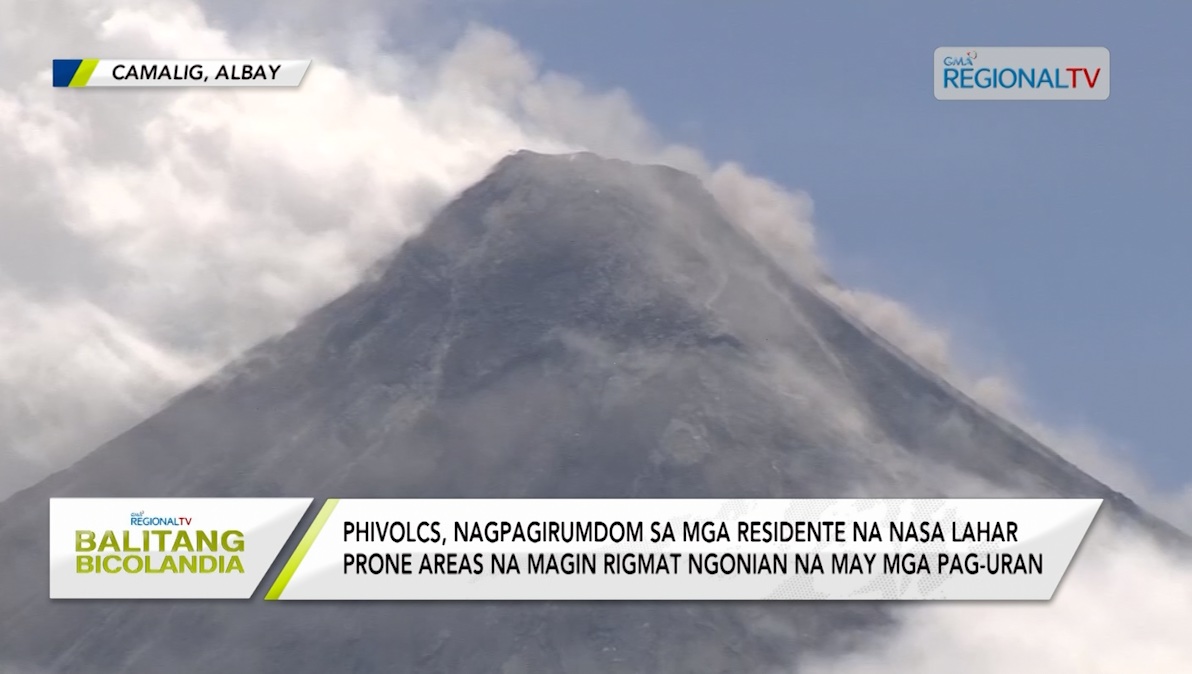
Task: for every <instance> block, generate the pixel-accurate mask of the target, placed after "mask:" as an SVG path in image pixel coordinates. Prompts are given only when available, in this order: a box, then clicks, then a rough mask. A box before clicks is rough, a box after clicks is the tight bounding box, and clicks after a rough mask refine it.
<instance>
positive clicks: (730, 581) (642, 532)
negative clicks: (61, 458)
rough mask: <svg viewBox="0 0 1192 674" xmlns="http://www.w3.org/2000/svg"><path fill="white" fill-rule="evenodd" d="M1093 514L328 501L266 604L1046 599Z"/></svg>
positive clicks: (739, 503) (685, 502) (975, 507)
mask: <svg viewBox="0 0 1192 674" xmlns="http://www.w3.org/2000/svg"><path fill="white" fill-rule="evenodd" d="M1100 505H1101V501H1100V500H1098V499H1087V500H1068V499H945V500H780V499H763V500H704V499H697V500H690V499H673V500H670V499H668V500H643V499H624V500H613V499H595V500H518V499H496V500H480V499H463V500H437V499H426V500H357V499H344V500H335V499H332V500H328V501H327V502H326V503H325V504H324V506H323V508H322V509H321V510H320V512H319V515H318V517H317V518H316V519H315V521H314V523H313V524H312V526H311V528H310V530H309V531H307V532H306V535H305V536H304V538H303V540H302V542H301V543H300V544H299V546H298V548H297V549H296V550H295V552H294V555H293V556H292V557H291V559H290V560H289V561H288V562H287V564H286V566H285V568H284V569H283V571H282V572H281V573H280V575H279V577H278V578H277V580H276V582H275V583H274V584H273V586H272V588H271V589H270V591H269V593H268V594H267V595H266V598H267V599H325V600H334V599H355V600H368V599H373V600H860V599H865V600H929V599H966V600H1046V599H1050V598H1051V596H1052V594H1053V593H1054V592H1055V589H1056V587H1057V585H1058V584H1059V582H1060V579H1061V578H1062V577H1063V575H1064V572H1065V571H1066V570H1067V568H1068V565H1069V564H1070V563H1071V561H1072V557H1073V555H1074V554H1075V553H1076V549H1077V547H1078V546H1079V545H1080V542H1081V541H1082V540H1083V538H1084V536H1085V533H1086V532H1087V531H1088V528H1089V526H1090V525H1091V523H1092V521H1093V517H1094V516H1095V515H1096V513H1097V510H1098V509H1099V508H1100Z"/></svg>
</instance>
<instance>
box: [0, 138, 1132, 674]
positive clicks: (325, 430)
mask: <svg viewBox="0 0 1192 674" xmlns="http://www.w3.org/2000/svg"><path fill="white" fill-rule="evenodd" d="M992 493H1008V494H1020V495H1060V496H1093V497H1104V498H1107V499H1109V500H1110V503H1109V504H1108V509H1109V510H1110V511H1112V512H1114V513H1117V514H1118V515H1119V516H1121V517H1125V518H1129V519H1136V520H1146V519H1147V516H1146V515H1145V514H1143V513H1141V512H1140V511H1139V510H1138V508H1136V507H1135V506H1134V505H1133V504H1132V503H1131V502H1129V501H1128V500H1126V499H1124V498H1123V497H1121V496H1120V495H1118V494H1116V493H1114V492H1112V491H1111V490H1109V489H1108V488H1106V487H1105V486H1104V485H1102V484H1100V483H1098V482H1097V481H1095V480H1094V479H1092V478H1090V477H1089V476H1088V475H1086V474H1085V473H1083V472H1082V471H1081V470H1079V469H1078V468H1076V467H1075V466H1073V465H1071V464H1070V463H1068V462H1066V461H1064V460H1063V459H1062V458H1060V457H1059V456H1058V455H1057V454H1055V453H1054V452H1052V451H1051V450H1049V449H1048V448H1046V447H1044V446H1042V445H1040V444H1039V443H1037V442H1035V441H1033V440H1032V439H1031V438H1029V437H1027V436H1026V435H1025V434H1023V433H1022V432H1020V431H1018V430H1017V429H1015V428H1013V427H1012V426H1010V425H1008V424H1006V423H1005V422H1003V421H1001V420H999V419H998V418H996V417H994V416H993V415H991V414H989V413H987V412H986V411H984V410H982V409H981V408H980V407H978V406H977V405H975V404H974V403H973V402H972V401H970V400H968V399H966V398H964V397H963V396H961V395H959V394H958V393H957V392H956V391H954V390H952V389H951V388H949V387H948V386H947V385H945V384H944V383H942V382H940V381H938V380H937V379H935V378H933V377H932V376H930V375H929V374H927V373H925V372H924V371H923V370H922V369H921V368H919V367H917V366H916V365H915V364H914V363H912V362H910V361H909V360H908V359H907V358H905V357H904V356H902V355H901V354H899V353H898V352H896V351H895V350H894V349H892V348H891V347H890V346H889V345H887V344H886V343H884V342H883V341H882V340H880V339H878V338H876V337H875V336H874V335H873V334H872V333H871V332H869V331H867V330H865V329H864V328H862V327H860V326H858V325H857V324H856V323H854V322H853V321H851V320H849V319H848V318H847V317H846V316H844V315H843V314H842V313H841V312H840V311H838V310H837V309H836V308H835V307H834V306H832V305H831V304H829V303H828V302H826V301H825V300H824V299H823V298H822V297H821V296H820V295H819V294H817V293H816V292H814V291H813V290H811V289H810V288H809V287H808V286H807V285H805V284H803V283H801V282H799V281H797V280H796V279H795V278H793V277H792V276H791V275H789V274H787V273H785V272H784V271H783V270H782V269H781V268H780V267H779V266H778V265H776V264H775V263H774V261H773V260H772V258H770V257H769V256H768V255H767V254H766V253H765V252H764V251H763V250H762V249H761V248H760V247H759V246H758V245H757V243H756V242H755V241H754V240H753V239H752V238H750V237H749V236H748V235H746V234H745V233H744V232H743V231H742V230H741V229H739V228H738V227H737V226H735V225H734V224H733V223H731V222H729V221H728V220H727V219H726V218H725V217H724V215H723V214H722V213H721V211H720V209H719V208H718V206H717V204H716V203H715V201H714V199H713V198H712V197H711V195H709V194H708V193H707V192H706V191H705V190H704V188H703V186H702V185H701V183H700V182H699V180H698V179H696V178H695V177H693V176H690V175H687V174H684V173H681V172H679V171H676V170H673V169H670V168H665V167H657V166H638V165H632V164H628V163H624V162H620V161H615V160H607V159H603V158H599V157H596V156H594V155H589V154H578V155H565V156H545V155H537V154H532V153H528V152H522V153H518V154H516V155H513V156H510V157H508V158H506V159H505V160H503V161H502V162H500V163H499V164H498V165H497V166H496V167H495V169H494V170H493V171H492V173H491V174H490V175H489V176H488V177H487V178H485V179H484V180H482V181H481V182H479V183H477V184H476V185H474V186H473V187H471V188H470V189H468V190H467V191H465V192H464V193H463V194H462V195H461V196H460V197H459V198H458V199H457V200H455V201H454V202H453V203H451V204H450V205H448V206H447V207H446V208H445V209H443V210H442V211H441V212H440V214H439V215H438V216H437V217H436V218H435V219H434V220H433V221H432V222H431V223H430V224H429V225H428V226H427V228H426V229H425V231H424V232H423V233H422V234H421V235H419V236H417V237H416V238H413V239H411V240H409V241H407V242H406V243H405V244H404V245H403V246H402V247H401V248H400V249H399V250H398V251H396V252H395V253H393V254H391V255H390V256H388V257H387V258H386V259H385V260H384V261H383V263H382V264H380V265H379V266H378V268H377V269H376V270H375V273H373V274H372V275H370V277H369V278H368V279H367V280H366V281H364V282H362V283H361V284H360V285H359V286H358V287H356V288H355V289H354V290H352V291H351V292H349V293H347V294H346V295H344V296H342V297H340V298H339V299H337V300H335V301H333V302H331V303H330V304H328V305H326V306H325V307H323V308H321V309H320V310H318V311H316V312H314V313H313V314H311V315H310V316H308V317H307V318H306V319H305V320H304V321H302V322H301V324H300V325H299V326H298V327H297V328H295V329H294V330H292V331H291V332H289V333H288V334H285V335H283V336H281V337H279V338H277V339H274V340H271V341H269V342H267V343H265V344H262V345H260V346H258V347H257V348H255V349H253V350H252V351H250V352H249V353H247V354H246V355H245V356H244V357H243V358H241V359H240V360H239V361H238V362H236V363H234V364H232V365H231V366H229V367H227V368H226V369H225V370H224V371H222V372H220V373H219V374H218V375H217V376H216V377H214V378H213V379H211V380H210V381H208V382H206V383H204V384H203V385H201V386H198V387H197V388H195V389H193V390H191V391H189V392H187V393H185V394H183V395H181V396H180V397H178V398H176V399H175V400H173V401H172V402H171V403H170V404H169V405H168V406H166V407H165V408H164V409H163V410H162V411H161V412H160V413H158V414H156V415H154V416H153V417H151V418H149V419H148V420H146V421H144V422H143V423H141V424H140V425H138V426H136V427H135V428H133V429H131V430H129V431H128V432H126V433H124V434H123V435H121V436H119V437H117V438H115V439H114V440H112V441H110V442H108V443H107V444H105V445H103V446H102V447H100V448H98V449H97V450H95V451H94V452H93V453H91V454H90V455H88V456H87V457H86V458H85V459H83V460H81V461H79V462H78V463H77V464H75V465H74V466H72V467H70V468H69V469H67V470H64V471H62V472H60V473H57V474H55V475H53V476H51V477H50V478H48V479H46V480H45V481H43V482H41V483H40V484H38V485H36V486H34V487H32V488H29V489H26V490H25V491H23V492H20V493H18V494H16V495H14V496H13V497H12V498H10V499H9V500H7V501H6V502H4V503H3V504H2V505H0V568H2V569H3V573H2V574H0V665H3V664H5V663H7V664H9V665H13V666H17V667H34V668H37V669H38V670H50V671H62V672H92V673H93V672H106V671H133V672H161V671H169V672H178V673H181V672H210V671H228V672H246V671H253V672H328V671H370V672H371V671H397V672H415V671H417V672H451V673H464V674H467V673H470V672H502V673H503V674H515V673H518V672H546V671H558V672H569V673H571V672H608V671H649V672H750V671H766V670H770V669H771V668H775V667H780V668H784V669H785V670H786V671H791V669H792V668H795V667H797V664H798V661H799V657H800V655H802V654H806V653H809V652H811V651H812V650H813V649H818V650H819V652H822V651H823V650H824V649H837V648H840V649H847V648H850V647H851V646H850V644H851V643H852V640H855V639H858V638H865V636H866V635H867V634H869V633H870V632H869V631H870V630H871V629H874V628H875V627H878V626H881V625H883V624H886V623H887V622H888V615H887V612H886V609H885V608H884V607H883V606H882V605H877V604H867V603H847V602H845V603H839V602H825V603H789V604H782V603H768V604H757V603H616V604H614V603H519V602H510V603H443V604H430V603H368V602H365V603H352V604H349V603H317V604H299V603H287V602H268V603H267V602H262V601H253V602H169V603H167V602H51V601H49V600H48V599H47V598H46V595H47V585H48V581H47V578H46V575H47V572H46V567H47V564H46V549H47V547H46V546H47V543H46V531H47V526H48V525H47V519H48V512H47V499H48V498H49V497H51V496H143V497H151V496H171V497H185V496H313V497H316V498H320V499H321V498H327V497H677V496H682V497H722V498H729V497H789V498H794V497H840V496H849V495H874V496H936V495H958V496H981V495H988V494H992ZM308 518H309V514H308ZM292 544H293V543H291V545H292Z"/></svg>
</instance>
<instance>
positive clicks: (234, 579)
mask: <svg viewBox="0 0 1192 674" xmlns="http://www.w3.org/2000/svg"><path fill="white" fill-rule="evenodd" d="M310 502H311V499H309V498H192V499H172V498H171V499H154V498H132V499H129V498H54V499H50V598H51V599H247V598H250V597H252V593H253V591H254V590H255V589H256V588H257V586H258V585H260V583H261V580H262V579H263V578H264V577H265V574H266V573H267V572H268V571H269V566H270V565H271V564H272V563H273V560H274V559H276V558H277V556H278V553H280V552H281V549H282V547H283V546H284V545H285V543H286V541H287V540H288V539H289V537H290V534H292V533H293V531H294V528H295V527H296V526H298V522H299V521H300V520H301V519H302V515H303V513H305V512H306V510H307V508H309V507H310Z"/></svg>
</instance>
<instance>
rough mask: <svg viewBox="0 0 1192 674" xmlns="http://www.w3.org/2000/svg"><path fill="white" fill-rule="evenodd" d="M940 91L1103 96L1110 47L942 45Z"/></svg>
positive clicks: (972, 97) (951, 95) (984, 97)
mask: <svg viewBox="0 0 1192 674" xmlns="http://www.w3.org/2000/svg"><path fill="white" fill-rule="evenodd" d="M935 97H936V98H937V99H939V100H941V101H945V100H968V101H992V100H1019V101H1023V100H1044V101H1062V100H1068V101H1103V100H1105V99H1107V98H1109V50H1108V49H1106V48H1104V47H940V48H939V49H936V50H935Z"/></svg>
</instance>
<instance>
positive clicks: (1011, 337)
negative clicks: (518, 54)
mask: <svg viewBox="0 0 1192 674" xmlns="http://www.w3.org/2000/svg"><path fill="white" fill-rule="evenodd" d="M472 11H473V12H474V16H475V17H476V18H478V19H480V20H483V21H484V22H485V23H487V24H489V25H492V26H495V27H497V28H499V29H501V30H503V31H505V32H508V33H509V34H510V35H512V36H513V37H515V38H516V39H517V40H518V42H519V43H520V44H521V46H522V48H523V49H525V50H527V51H528V52H531V53H533V54H534V55H536V56H537V57H538V58H539V59H540V60H541V62H542V64H543V65H544V66H545V67H546V68H549V69H552V70H558V71H561V72H566V73H568V74H569V75H571V76H573V77H576V78H577V79H579V80H581V81H583V82H584V83H585V84H590V85H592V86H593V87H596V88H613V87H620V88H623V89H625V90H626V91H627V92H628V93H629V94H630V95H631V96H632V98H633V101H634V102H635V103H636V105H637V107H638V108H639V109H640V110H641V111H642V114H643V116H645V117H646V118H648V119H649V120H651V122H652V123H653V124H654V125H655V126H656V127H657V128H658V129H659V131H660V132H661V133H664V134H665V135H667V136H668V137H669V138H671V139H674V140H676V141H680V142H684V143H686V144H689V145H692V146H695V147H699V148H700V149H701V150H702V151H703V152H704V153H705V154H706V155H707V156H709V157H710V158H713V159H716V160H736V161H740V162H742V163H743V164H744V165H746V166H748V167H749V169H750V170H751V171H752V172H754V173H757V174H760V175H763V176H765V177H768V178H770V179H772V180H775V181H776V182H778V183H780V184H782V185H783V186H785V187H788V188H790V189H798V190H805V191H806V192H807V193H808V194H809V195H810V197H811V199H812V200H813V201H814V205H815V220H816V225H817V236H818V239H819V243H820V247H821V251H822V253H823V254H824V256H825V257H826V258H827V259H828V261H829V263H830V265H831V269H832V273H833V275H834V276H835V277H836V278H837V279H839V280H840V281H841V282H842V283H844V284H845V285H850V286H854V285H855V286H860V287H869V288H874V289H877V290H880V291H881V292H882V293H885V294H888V295H890V296H893V297H897V298H899V299H900V300H903V301H905V302H906V303H908V304H910V305H911V306H914V307H915V309H916V311H918V312H919V313H920V314H922V315H924V316H925V317H927V318H930V319H934V320H936V321H938V322H941V323H947V324H948V325H949V327H950V328H951V332H952V333H953V334H954V335H955V339H954V342H953V344H954V348H955V350H956V351H957V353H958V357H960V358H961V359H965V360H968V361H970V362H971V363H972V364H973V365H975V366H977V367H987V368H996V369H999V370H1001V371H1007V372H1010V373H1011V374H1012V375H1013V376H1014V378H1015V380H1016V381H1017V382H1018V383H1019V386H1020V388H1022V389H1023V391H1024V394H1025V396H1026V397H1027V398H1028V399H1029V403H1030V406H1031V407H1032V409H1034V410H1035V411H1036V414H1038V415H1040V416H1042V417H1044V418H1046V419H1048V420H1049V421H1052V422H1055V423H1058V424H1062V425H1067V426H1082V427H1088V428H1092V429H1096V431H1097V432H1098V433H1099V434H1102V435H1104V436H1106V438H1107V439H1108V440H1109V441H1110V442H1111V443H1113V444H1115V445H1119V446H1121V447H1122V449H1123V451H1124V452H1127V453H1129V454H1130V455H1131V456H1132V457H1133V458H1135V459H1136V461H1137V462H1138V464H1139V465H1140V466H1141V467H1142V469H1143V470H1144V471H1145V472H1146V473H1148V474H1149V475H1150V476H1151V477H1152V478H1153V479H1154V480H1155V481H1156V482H1157V483H1158V484H1161V485H1164V486H1173V485H1176V484H1179V483H1182V482H1185V481H1187V480H1188V479H1189V478H1190V477H1192V451H1189V446H1188V440H1187V434H1186V431H1185V417H1186V414H1187V412H1188V410H1189V403H1190V401H1192V393H1189V391H1188V388H1187V382H1188V381H1189V378H1190V376H1192V348H1190V345H1192V301H1189V300H1188V298H1187V294H1186V293H1188V291H1189V289H1192V264H1190V262H1189V260H1190V258H1192V227H1190V226H1189V224H1190V218H1189V216H1188V202H1187V197H1188V192H1187V188H1188V186H1189V185H1192V133H1190V132H1189V130H1188V126H1187V124H1188V122H1187V120H1189V119H1192V79H1189V77H1188V74H1187V69H1186V63H1187V55H1186V53H1185V52H1184V49H1185V47H1186V44H1187V40H1186V31H1187V27H1188V26H1192V5H1189V4H1188V3H1183V2H1151V3H1131V4H1129V5H1126V4H1122V3H1110V2H1083V3H1064V2H1058V3H1044V4H1040V3H1034V2H1021V1H1018V2H1002V3H997V4H996V6H995V5H994V4H991V3H980V4H975V3H955V2H951V3H939V2H934V3H931V2H920V3H909V4H908V3H888V2H848V3H775V2H680V1H678V0H665V1H664V0H659V1H653V2H638V3H632V4H629V3H619V2H601V1H594V0H591V1H580V0H560V1H554V2H549V1H547V0H529V1H525V2H489V3H479V4H478V5H477V6H475V7H473V8H472ZM978 45H980V46H1027V45H1038V46H1050V45H1056V46H1084V45H1088V46H1105V47H1107V48H1108V49H1109V50H1110V53H1111V58H1112V61H1111V64H1112V65H1111V67H1112V73H1113V86H1112V93H1111V95H1110V98H1109V99H1108V100H1106V101H1081V102H1049V101H1030V102H1002V101H937V100H935V98H934V95H933V93H932V53H933V52H934V50H935V49H936V47H940V46H978Z"/></svg>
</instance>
